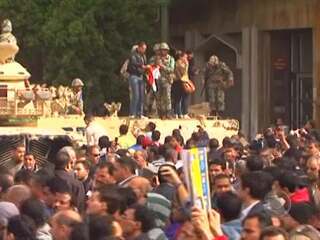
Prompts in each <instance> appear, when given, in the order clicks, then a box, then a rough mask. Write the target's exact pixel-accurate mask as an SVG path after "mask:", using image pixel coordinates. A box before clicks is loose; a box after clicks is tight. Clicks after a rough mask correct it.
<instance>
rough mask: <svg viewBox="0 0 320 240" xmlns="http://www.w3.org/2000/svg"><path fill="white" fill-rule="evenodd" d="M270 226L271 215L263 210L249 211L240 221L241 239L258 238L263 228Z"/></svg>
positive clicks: (255, 239)
mask: <svg viewBox="0 0 320 240" xmlns="http://www.w3.org/2000/svg"><path fill="white" fill-rule="evenodd" d="M268 226H272V220H271V217H270V216H269V215H268V214H266V213H263V212H260V213H251V214H249V215H247V216H246V217H245V219H244V220H243V222H242V232H241V240H259V239H260V235H261V232H262V230H263V229H264V228H266V227H268Z"/></svg>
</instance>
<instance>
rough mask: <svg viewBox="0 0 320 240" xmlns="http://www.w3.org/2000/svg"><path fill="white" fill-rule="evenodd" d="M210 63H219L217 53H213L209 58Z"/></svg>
mask: <svg viewBox="0 0 320 240" xmlns="http://www.w3.org/2000/svg"><path fill="white" fill-rule="evenodd" d="M208 63H209V64H210V65H215V64H218V63H219V58H218V57H217V56H216V55H212V56H211V57H210V58H209V61H208Z"/></svg>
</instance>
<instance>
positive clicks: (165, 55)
mask: <svg viewBox="0 0 320 240" xmlns="http://www.w3.org/2000/svg"><path fill="white" fill-rule="evenodd" d="M169 50H170V48H169V46H168V44H167V43H164V42H163V43H161V44H160V56H161V64H160V74H161V76H160V79H159V81H158V93H157V110H158V114H159V116H160V118H163V119H166V118H169V119H170V118H171V115H172V113H171V84H172V82H173V72H174V66H175V61H174V58H173V57H172V56H170V55H169Z"/></svg>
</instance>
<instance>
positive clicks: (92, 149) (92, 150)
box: [86, 145, 100, 166]
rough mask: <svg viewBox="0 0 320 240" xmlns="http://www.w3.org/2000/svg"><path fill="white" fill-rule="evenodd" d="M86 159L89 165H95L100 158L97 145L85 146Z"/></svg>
mask: <svg viewBox="0 0 320 240" xmlns="http://www.w3.org/2000/svg"><path fill="white" fill-rule="evenodd" d="M86 155H87V159H88V160H89V162H90V163H91V166H95V165H97V164H98V163H99V160H100V148H99V146H98V145H91V146H88V147H87V151H86Z"/></svg>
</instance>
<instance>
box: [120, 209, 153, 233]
mask: <svg viewBox="0 0 320 240" xmlns="http://www.w3.org/2000/svg"><path fill="white" fill-rule="evenodd" d="M154 227H155V220H154V215H153V214H152V212H151V211H150V210H149V209H148V208H147V207H145V206H141V205H133V206H131V207H129V208H128V209H127V210H126V211H125V213H124V219H123V222H122V228H123V235H124V237H132V238H137V237H138V236H140V235H141V234H143V233H147V232H148V231H150V230H151V229H153V228H154Z"/></svg>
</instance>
